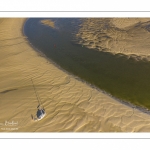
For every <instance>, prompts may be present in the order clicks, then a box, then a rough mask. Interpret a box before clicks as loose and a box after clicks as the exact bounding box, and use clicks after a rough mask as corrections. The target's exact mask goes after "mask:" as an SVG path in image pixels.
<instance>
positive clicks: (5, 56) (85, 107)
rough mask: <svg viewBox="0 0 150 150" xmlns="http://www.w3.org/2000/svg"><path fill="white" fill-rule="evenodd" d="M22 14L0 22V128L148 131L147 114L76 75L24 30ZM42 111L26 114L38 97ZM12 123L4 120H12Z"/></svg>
mask: <svg viewBox="0 0 150 150" xmlns="http://www.w3.org/2000/svg"><path fill="white" fill-rule="evenodd" d="M24 22H25V19H24V18H10V19H9V18H7V19H2V20H1V21H0V31H1V32H0V53H1V54H0V114H1V117H0V132H149V131H150V115H148V114H146V113H143V112H141V111H139V110H137V109H134V108H132V107H129V106H127V105H124V104H122V103H120V102H119V101H116V100H115V99H113V98H112V97H111V96H109V95H106V94H105V93H103V92H100V91H99V90H97V89H95V88H92V87H90V86H89V85H88V84H86V83H84V82H81V81H79V80H77V79H75V78H74V77H73V76H72V75H70V74H67V73H66V72H64V71H63V70H61V69H59V68H58V67H56V66H55V65H54V64H53V63H52V62H51V61H49V60H48V59H46V58H45V57H42V56H41V55H40V54H39V53H38V52H37V51H35V50H34V49H33V47H32V46H31V45H30V43H29V41H28V40H27V37H25V36H24V35H23V32H22V30H23V26H24ZM31 78H32V80H33V81H34V85H35V88H36V91H37V93H38V95H39V97H40V99H41V101H42V103H43V105H44V108H45V110H46V113H47V115H46V116H45V118H43V119H42V120H40V121H38V122H34V121H33V120H32V117H31V115H35V114H36V111H37V106H38V101H37V98H36V95H35V92H34V89H33V85H32V82H31ZM12 122H13V124H12V126H11V124H9V123H12Z"/></svg>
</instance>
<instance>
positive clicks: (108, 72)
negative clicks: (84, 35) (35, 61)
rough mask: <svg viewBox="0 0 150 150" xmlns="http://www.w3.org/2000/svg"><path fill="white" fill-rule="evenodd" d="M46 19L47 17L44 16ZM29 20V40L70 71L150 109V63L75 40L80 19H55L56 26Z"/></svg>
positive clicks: (120, 96)
mask: <svg viewBox="0 0 150 150" xmlns="http://www.w3.org/2000/svg"><path fill="white" fill-rule="evenodd" d="M42 19H43V18H42ZM42 19H40V18H36V19H33V18H32V19H28V21H27V22H26V24H25V27H24V32H25V34H26V36H27V37H28V40H29V42H30V43H31V44H32V45H33V46H34V47H36V49H38V50H40V51H41V52H42V53H44V54H45V55H46V56H47V57H48V58H50V59H51V60H52V61H54V62H56V63H57V64H58V65H59V66H60V67H62V68H63V69H65V70H67V71H68V72H70V73H72V74H74V75H76V76H78V77H80V78H81V79H83V80H85V81H87V82H89V83H91V84H93V85H95V86H96V87H98V88H100V89H102V90H104V91H106V92H107V93H109V94H111V95H112V96H114V97H116V98H119V99H121V100H124V101H127V102H131V103H132V104H135V105H138V106H142V107H146V108H149V109H150V62H148V61H144V60H140V61H136V60H135V59H134V58H132V57H130V58H127V57H126V56H125V55H119V54H117V55H113V54H111V53H108V52H100V51H96V50H91V49H88V48H85V47H84V46H82V45H78V44H76V43H75V42H74V40H73V39H74V34H75V33H76V32H77V31H78V28H79V25H80V23H81V20H80V19H77V18H73V19H72V18H67V19H66V18H61V19H58V18H56V19H54V18H52V20H53V21H55V27H56V28H51V27H48V26H45V25H42V24H41V22H40V20H42Z"/></svg>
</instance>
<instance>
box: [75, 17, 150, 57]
mask: <svg viewBox="0 0 150 150" xmlns="http://www.w3.org/2000/svg"><path fill="white" fill-rule="evenodd" d="M149 26H150V18H86V19H83V23H82V24H81V28H80V29H79V31H78V33H77V34H76V37H77V39H78V43H79V44H82V45H84V46H85V47H88V48H90V49H97V50H99V51H104V52H110V53H113V54H120V53H122V54H125V55H127V56H129V57H133V55H135V56H134V58H135V59H137V60H141V59H143V58H146V59H147V60H150V28H149ZM79 39H80V40H79ZM137 56H138V57H137Z"/></svg>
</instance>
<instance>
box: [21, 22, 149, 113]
mask: <svg viewBox="0 0 150 150" xmlns="http://www.w3.org/2000/svg"><path fill="white" fill-rule="evenodd" d="M25 23H26V22H25ZM25 23H24V26H25ZM23 29H24V28H23ZM24 35H25V33H24ZM29 43H30V41H29ZM30 45H31V47H33V49H34V50H36V51H37V52H38V53H39V55H40V56H42V57H44V58H45V59H47V60H48V61H50V63H52V64H53V65H54V66H55V67H57V68H58V69H60V70H62V71H63V72H65V73H67V74H68V75H69V76H72V78H75V79H77V80H78V81H80V82H83V83H85V84H87V85H88V86H90V87H91V88H94V89H96V90H98V91H99V92H101V93H103V94H105V95H107V96H109V97H111V98H113V99H114V100H116V101H118V102H120V103H122V104H124V105H126V106H129V107H131V108H133V109H137V110H139V111H142V112H143V113H147V114H150V110H149V109H147V108H146V107H144V106H138V105H135V104H133V103H131V102H129V101H126V100H123V99H119V98H117V97H115V96H113V95H111V94H109V93H108V92H106V91H105V90H102V89H100V88H99V87H97V86H96V85H93V84H91V83H89V82H88V81H85V80H84V79H81V78H80V77H78V76H76V75H74V74H72V73H70V72H69V71H67V70H65V69H63V68H62V67H61V66H60V65H58V64H57V63H56V62H54V61H53V60H52V59H50V58H48V57H47V56H46V55H45V54H44V53H43V52H42V51H40V50H38V49H37V48H36V47H34V45H32V43H30ZM124 56H126V55H124ZM126 57H127V56H126Z"/></svg>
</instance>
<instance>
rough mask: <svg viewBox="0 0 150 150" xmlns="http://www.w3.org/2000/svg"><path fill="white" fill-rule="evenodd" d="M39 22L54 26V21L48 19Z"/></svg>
mask: <svg viewBox="0 0 150 150" xmlns="http://www.w3.org/2000/svg"><path fill="white" fill-rule="evenodd" d="M41 23H42V24H44V25H47V26H50V27H52V28H55V23H54V22H53V21H52V20H50V19H45V20H41Z"/></svg>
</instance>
